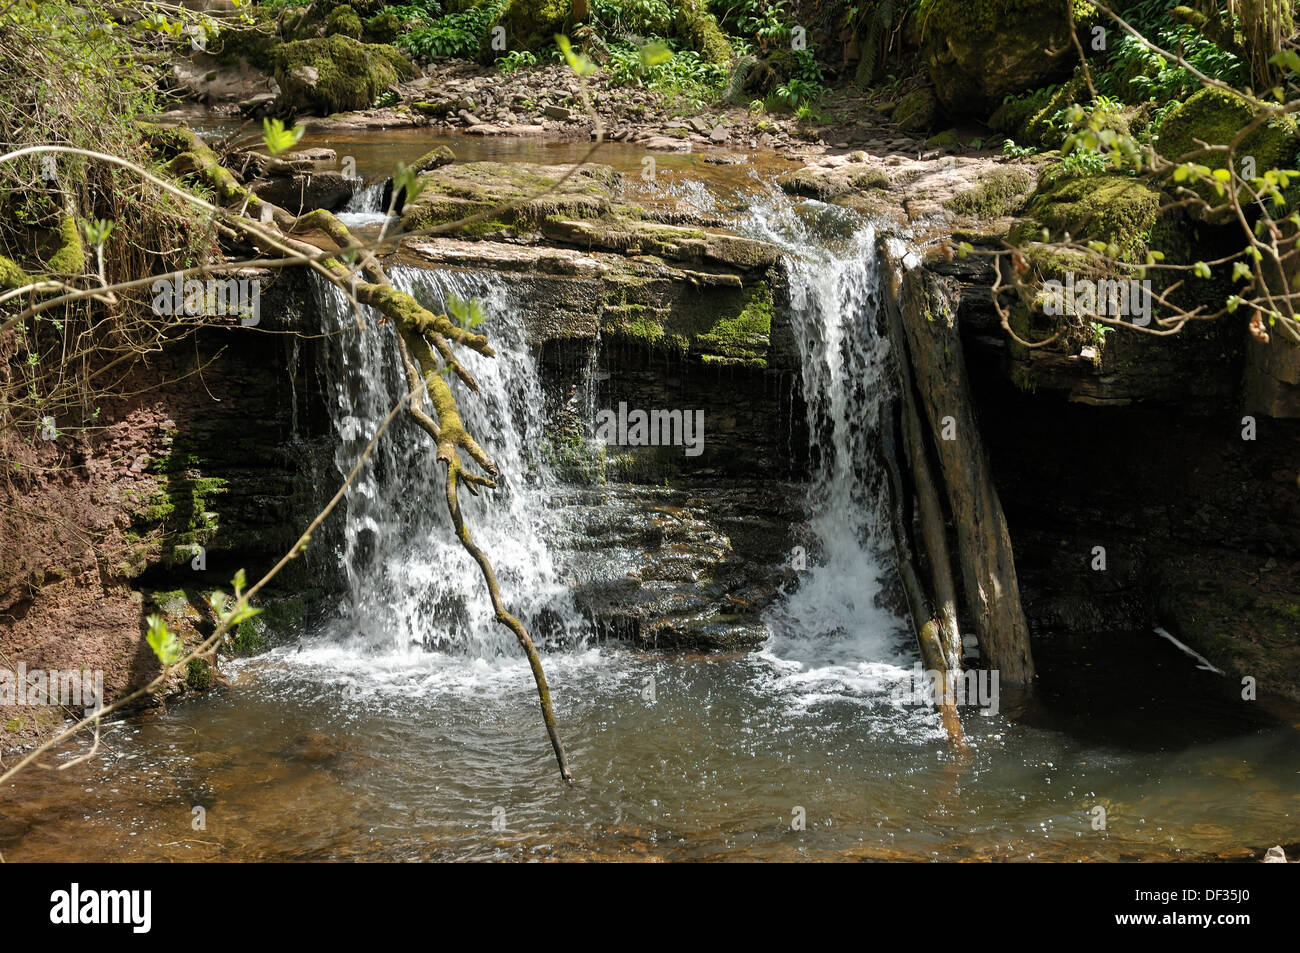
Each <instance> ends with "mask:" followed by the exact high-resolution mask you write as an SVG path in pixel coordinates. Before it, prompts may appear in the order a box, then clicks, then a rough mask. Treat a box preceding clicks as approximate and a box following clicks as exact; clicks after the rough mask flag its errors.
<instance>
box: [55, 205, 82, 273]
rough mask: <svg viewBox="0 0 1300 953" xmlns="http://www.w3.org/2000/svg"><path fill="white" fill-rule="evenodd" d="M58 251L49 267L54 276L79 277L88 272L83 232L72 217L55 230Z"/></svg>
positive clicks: (61, 222)
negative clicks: (82, 238)
mask: <svg viewBox="0 0 1300 953" xmlns="http://www.w3.org/2000/svg"><path fill="white" fill-rule="evenodd" d="M55 239H56V241H57V245H56V250H55V252H54V254H52V255H51V256H50V259H49V261H48V262H47V265H48V267H49V271H50V274H52V275H79V274H81V273H82V272H83V271H85V270H86V249H85V246H84V245H83V244H82V241H81V232H80V231H79V230H78V229H77V223H76V220H75V219H73V218H72V217H71V216H68V217H67V218H64V219H63V220H62V221H60V222H59V226H58V228H56V229H55Z"/></svg>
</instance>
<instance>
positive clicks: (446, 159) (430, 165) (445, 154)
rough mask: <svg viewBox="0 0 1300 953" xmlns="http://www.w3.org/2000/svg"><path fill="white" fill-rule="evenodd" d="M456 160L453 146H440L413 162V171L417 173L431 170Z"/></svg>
mask: <svg viewBox="0 0 1300 953" xmlns="http://www.w3.org/2000/svg"><path fill="white" fill-rule="evenodd" d="M455 161H456V153H454V152H452V151H451V146H438V147H437V148H436V149H430V150H429V151H428V152H426V153H425V154H424V155H422V156H420V158H418V159H416V160H415V161H414V162H412V163H411V171H412V172H415V173H417V174H418V173H420V172H430V171H432V170H434V169H441V168H442V167H443V166H444V165H451V164H452V163H453V162H455Z"/></svg>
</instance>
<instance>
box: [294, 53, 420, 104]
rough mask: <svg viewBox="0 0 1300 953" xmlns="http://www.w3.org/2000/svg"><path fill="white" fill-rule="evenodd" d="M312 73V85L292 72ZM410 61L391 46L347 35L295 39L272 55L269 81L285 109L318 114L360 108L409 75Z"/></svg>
mask: <svg viewBox="0 0 1300 953" xmlns="http://www.w3.org/2000/svg"><path fill="white" fill-rule="evenodd" d="M301 67H309V68H311V69H314V70H316V71H317V76H316V81H315V83H314V84H308V83H306V82H304V81H303V80H301V79H299V78H296V77H294V75H293V73H294V70H296V69H299V68H301ZM413 72H414V71H413V69H412V67H411V64H410V62H408V61H407V59H406V57H404V56H403V55H402V54H401V53H399V52H398V51H397V50H395V49H394V48H393V47H391V46H386V45H383V44H364V43H361V42H360V41H358V40H354V39H353V38H351V37H348V36H342V35H337V34H336V35H334V36H328V37H324V38H317V39H309V40H295V41H294V42H292V43H286V44H284V45H283V46H281V47H280V48H279V49H278V50H276V52H275V78H276V82H278V83H279V84H280V88H281V90H283V95H284V98H285V101H286V104H287V105H288V106H289V107H290V108H292V109H297V110H302V111H312V110H315V111H318V112H321V113H324V114H329V113H336V112H343V111H346V110H350V109H365V108H366V107H367V106H369V105H370V104H371V103H373V102H374V101H375V99H376V97H378V96H379V94H380V93H382V92H384V91H385V90H387V89H390V88H391V87H392V86H393V85H395V84H396V83H397V82H399V81H401V80H404V79H408V78H410V77H411V75H412V74H413Z"/></svg>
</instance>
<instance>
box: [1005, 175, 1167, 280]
mask: <svg viewBox="0 0 1300 953" xmlns="http://www.w3.org/2000/svg"><path fill="white" fill-rule="evenodd" d="M1160 204H1161V198H1160V193H1159V192H1156V191H1155V190H1153V189H1150V188H1148V187H1147V186H1146V185H1144V184H1143V183H1142V182H1139V181H1138V180H1137V179H1133V178H1130V177H1128V176H1123V175H1093V176H1086V177H1084V178H1078V179H1070V180H1067V181H1064V182H1058V183H1056V184H1054V185H1050V186H1046V187H1043V186H1040V188H1039V190H1038V192H1037V193H1036V194H1035V196H1034V198H1033V200H1032V201H1031V203H1030V206H1029V211H1028V214H1029V218H1028V219H1027V220H1025V221H1022V222H1020V223H1018V224H1017V225H1016V226H1015V227H1014V228H1013V229H1012V230H1011V236H1010V237H1011V240H1012V241H1013V242H1015V243H1017V244H1024V243H1026V242H1030V241H1036V240H1038V238H1039V234H1038V233H1039V231H1040V230H1041V229H1043V228H1046V229H1047V230H1048V232H1049V233H1050V234H1051V237H1052V238H1053V239H1059V238H1060V237H1061V236H1062V235H1064V233H1066V232H1069V233H1070V235H1071V237H1072V238H1075V239H1088V240H1096V241H1104V242H1106V243H1107V244H1108V245H1110V244H1113V245H1115V246H1116V247H1117V248H1118V250H1119V257H1120V258H1121V259H1123V260H1126V261H1134V260H1139V259H1140V258H1141V257H1142V256H1143V255H1145V253H1146V249H1147V247H1148V243H1149V241H1150V238H1151V230H1152V228H1153V226H1155V224H1156V221H1157V219H1158V218H1159V215H1160Z"/></svg>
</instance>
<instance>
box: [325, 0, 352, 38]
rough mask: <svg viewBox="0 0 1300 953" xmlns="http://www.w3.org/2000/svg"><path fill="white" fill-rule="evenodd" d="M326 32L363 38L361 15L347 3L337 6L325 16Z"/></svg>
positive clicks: (327, 33)
mask: <svg viewBox="0 0 1300 953" xmlns="http://www.w3.org/2000/svg"><path fill="white" fill-rule="evenodd" d="M325 33H326V35H327V36H335V35H338V36H350V37H352V39H354V40H359V39H361V17H359V16H357V11H356V10H353V9H352V7H350V6H349V5H348V4H346V3H345V4H342V5H341V6H337V7H335V8H334V9H333V10H331V11H330V14H329V16H328V17H326V18H325Z"/></svg>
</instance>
